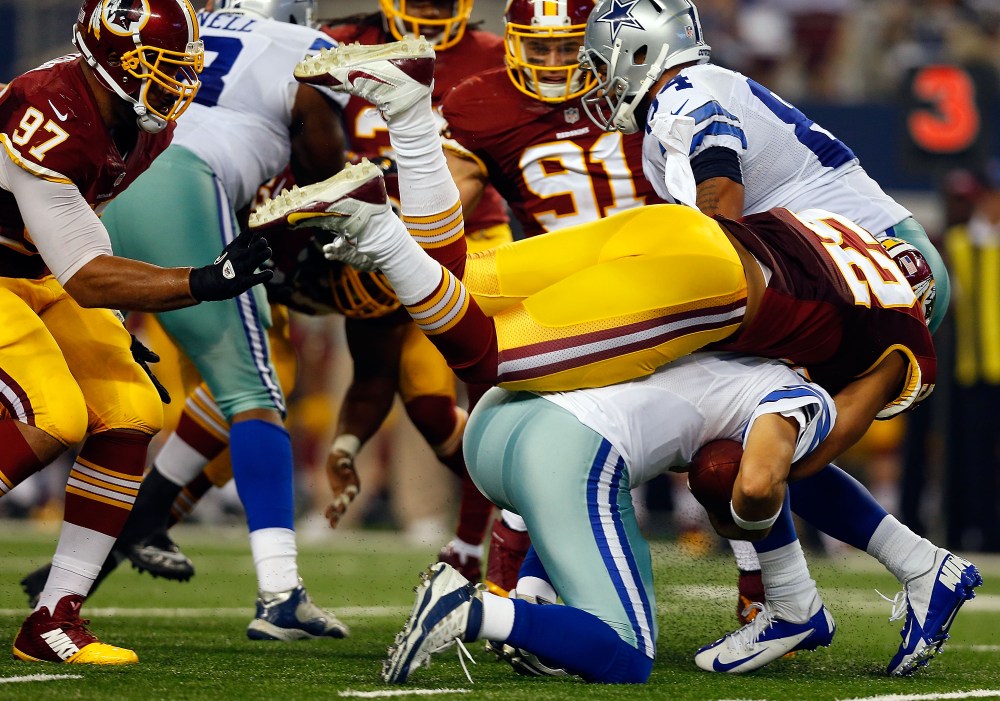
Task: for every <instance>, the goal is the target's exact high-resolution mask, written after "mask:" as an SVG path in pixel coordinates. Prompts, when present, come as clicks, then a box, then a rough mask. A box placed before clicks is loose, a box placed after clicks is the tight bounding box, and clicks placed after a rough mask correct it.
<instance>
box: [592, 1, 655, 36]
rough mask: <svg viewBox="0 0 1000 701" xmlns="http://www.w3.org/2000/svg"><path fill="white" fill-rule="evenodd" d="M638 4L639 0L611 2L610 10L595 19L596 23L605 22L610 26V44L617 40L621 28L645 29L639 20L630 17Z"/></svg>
mask: <svg viewBox="0 0 1000 701" xmlns="http://www.w3.org/2000/svg"><path fill="white" fill-rule="evenodd" d="M638 3H639V0H611V8H610V9H609V10H608V11H607V12H605V13H604V14H603V15H601V16H600V17H598V18H597V20H596V21H597V22H607V23H608V24H610V25H611V41H612V42H614V41H615V40H616V39H617V38H618V32H619V31H620V30H621V28H622V27H633V28H635V29H645V27H643V26H642V25H641V24H640V23H639V20H637V19H636V18H635V17H633V16H632V8H633V7H635V6H636V5H637V4H638Z"/></svg>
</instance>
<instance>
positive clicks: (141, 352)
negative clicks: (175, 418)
mask: <svg viewBox="0 0 1000 701" xmlns="http://www.w3.org/2000/svg"><path fill="white" fill-rule="evenodd" d="M129 350H131V351H132V358H133V359H135V362H137V363H138V364H139V367H141V368H142V369H143V370H145V371H146V374H147V375H149V379H150V380H152V381H153V387H156V393H157V394H159V395H160V401H161V402H163V403H164V404H169V403H170V392H168V391H167V388H166V387H164V386H163V385H161V384H160V381H159V380H157V379H156V375H154V374H153V371H152V370H150V369H149V363H158V362H160V356H158V355H157V354H156V353H154V352H153V351H151V350H149V349H148V348H146V346H144V345H142V341H140V340H139V339H138V338H136V337H135V334H132V347H131V348H129Z"/></svg>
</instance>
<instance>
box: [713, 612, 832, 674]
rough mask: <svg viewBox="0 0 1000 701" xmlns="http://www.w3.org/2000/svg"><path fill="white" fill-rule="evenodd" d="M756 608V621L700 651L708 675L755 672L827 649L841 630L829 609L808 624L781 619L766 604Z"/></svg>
mask: <svg viewBox="0 0 1000 701" xmlns="http://www.w3.org/2000/svg"><path fill="white" fill-rule="evenodd" d="M752 606H753V607H754V608H756V609H757V615H756V616H754V618H753V620H752V621H750V622H749V623H747V624H746V625H745V626H743V627H742V628H740V629H739V630H737V631H734V632H732V633H730V634H729V635H726V636H725V637H723V638H721V639H719V640H716V641H715V642H714V643H712V644H711V645H706V646H705V647H703V648H701V649H700V650H698V652H697V653H696V654H695V656H694V663H695V664H696V665H698V667H700V668H701V669H703V670H705V671H706V672H729V673H731V674H739V673H742V672H752V671H753V670H755V669H760V668H761V667H763V666H764V665H766V664H769V663H771V662H773V661H774V660H776V659H778V658H779V657H783V656H784V655H787V654H788V653H789V652H792V651H793V650H815V649H816V648H818V647H820V646H824V647H826V646H828V645H829V644H830V643H831V642H832V641H833V634H834V632H835V631H836V630H837V626H836V624H835V623H834V622H833V616H831V615H830V612H829V611H827V610H826V607H825V606H820V609H819V611H817V612H816V614H815V615H814V616H813V617H812V618H810V619H809V620H808V621H806V622H805V623H790V622H789V621H784V620H782V619H780V618H777V617H776V616H775V613H774V611H773V610H772V609H771V607H770V606H769V605H768V604H766V603H764V604H760V603H754V604H752Z"/></svg>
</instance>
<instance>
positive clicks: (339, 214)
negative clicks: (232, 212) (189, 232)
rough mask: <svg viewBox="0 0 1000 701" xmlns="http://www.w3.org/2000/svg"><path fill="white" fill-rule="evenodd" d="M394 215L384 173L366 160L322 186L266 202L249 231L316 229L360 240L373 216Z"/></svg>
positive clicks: (298, 189)
mask: <svg viewBox="0 0 1000 701" xmlns="http://www.w3.org/2000/svg"><path fill="white" fill-rule="evenodd" d="M391 211H392V207H391V206H390V205H389V198H388V196H387V195H386V192H385V181H384V180H383V179H382V169H381V168H379V167H378V166H376V165H374V164H373V163H371V162H369V161H368V159H364V158H363V159H361V162H360V163H358V164H357V165H351V164H347V165H346V166H344V169H343V170H342V171H340V172H339V173H337V174H336V175H334V176H333V177H332V178H328V179H326V180H324V181H323V182H319V183H314V184H313V185H306V186H305V187H293V188H292V189H291V190H285V191H283V192H282V193H281V194H280V195H278V196H277V197H275V198H274V199H271V200H267V201H266V202H264V203H263V204H262V205H261V206H260V207H258V208H257V209H256V210H254V211H253V212H252V213H251V214H250V228H251V229H270V228H275V227H286V226H287V227H292V228H296V227H300V226H306V227H315V228H320V229H326V230H327V231H332V232H334V233H337V234H340V235H342V236H346V237H347V238H349V239H351V240H357V238H358V236H359V235H360V234H361V232H362V231H363V230H364V229H365V227H366V226H367V225H368V222H369V221H370V220H371V218H372V217H373V216H375V215H376V214H380V213H382V212H391Z"/></svg>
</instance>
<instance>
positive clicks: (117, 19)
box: [91, 0, 151, 37]
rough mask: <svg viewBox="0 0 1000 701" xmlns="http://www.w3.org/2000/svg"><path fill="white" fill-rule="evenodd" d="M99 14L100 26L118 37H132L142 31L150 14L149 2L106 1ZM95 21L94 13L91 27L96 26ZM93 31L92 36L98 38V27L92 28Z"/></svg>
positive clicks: (133, 0) (129, 0) (144, 0)
mask: <svg viewBox="0 0 1000 701" xmlns="http://www.w3.org/2000/svg"><path fill="white" fill-rule="evenodd" d="M99 12H100V24H102V25H104V26H105V27H107V29H108V31H109V32H111V33H112V34H117V35H118V36H132V35H133V34H136V33H137V32H140V31H142V28H143V27H145V26H146V22H147V21H149V16H150V14H151V13H150V10H149V0H107V2H105V3H104V7H103V8H100V9H99ZM96 20H97V13H96V12H95V13H94V17H93V18H92V20H91V25H92V26H93V25H96V24H97V22H96ZM94 29H95V32H94V34H95V35H96V36H98V37H99V36H100V27H99V26H94Z"/></svg>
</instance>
